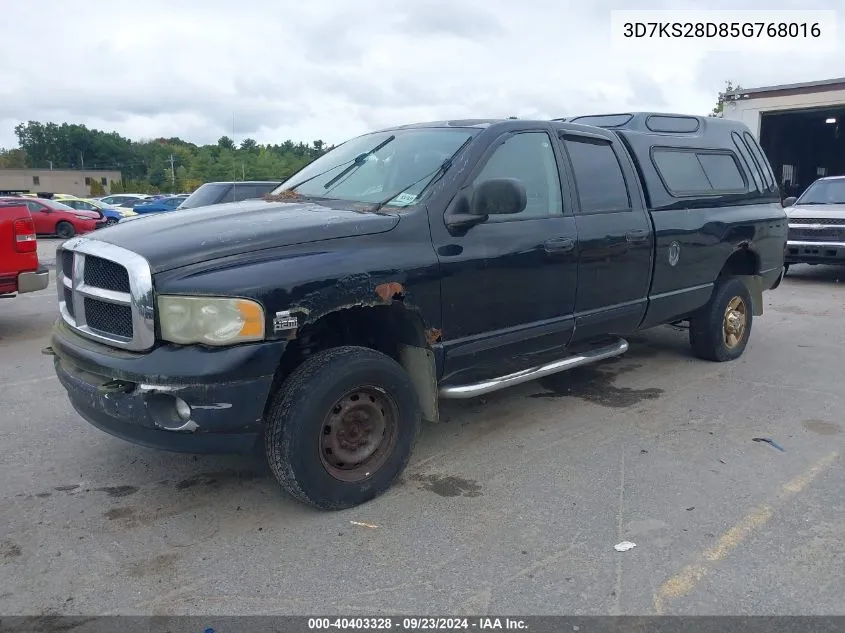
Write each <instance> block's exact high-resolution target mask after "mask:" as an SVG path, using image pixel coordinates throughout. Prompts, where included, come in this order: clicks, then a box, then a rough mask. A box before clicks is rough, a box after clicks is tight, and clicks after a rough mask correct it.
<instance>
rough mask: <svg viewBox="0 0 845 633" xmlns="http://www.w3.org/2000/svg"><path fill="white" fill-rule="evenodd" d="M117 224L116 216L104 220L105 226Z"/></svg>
mask: <svg viewBox="0 0 845 633" xmlns="http://www.w3.org/2000/svg"><path fill="white" fill-rule="evenodd" d="M115 224H117V218H108V219H107V220H106V226H114V225H115Z"/></svg>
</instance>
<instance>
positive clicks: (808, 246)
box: [783, 176, 845, 268]
mask: <svg viewBox="0 0 845 633" xmlns="http://www.w3.org/2000/svg"><path fill="white" fill-rule="evenodd" d="M783 204H784V206H785V207H786V215H787V216H788V217H789V237H788V240H787V242H786V266H787V268H788V267H789V266H790V265H791V264H839V265H845V176H828V177H827V178H819V179H818V180H816V181H815V182H814V183H813V184H811V185H810V186H809V187H807V189H806V190H805V191H804V193H802V194H801V196H800V197H798V198H795V197H789V198H786V199H785V200H784V201H783Z"/></svg>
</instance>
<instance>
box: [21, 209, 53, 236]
mask: <svg viewBox="0 0 845 633" xmlns="http://www.w3.org/2000/svg"><path fill="white" fill-rule="evenodd" d="M26 206H27V208H28V209H29V215H30V216H32V223H33V224H34V225H35V232H36V233H37V234H39V235H48V234H50V233H55V231H56V223H55V222H54V221H53V219H52V218H51V217H50V215H51V211H50V209H48V208H47V207H45V206H44V205H43V204H41V203H40V202H35V201H27V203H26Z"/></svg>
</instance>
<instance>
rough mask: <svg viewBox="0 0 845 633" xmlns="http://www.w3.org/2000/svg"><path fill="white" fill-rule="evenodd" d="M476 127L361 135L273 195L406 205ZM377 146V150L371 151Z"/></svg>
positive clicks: (316, 162) (288, 182)
mask: <svg viewBox="0 0 845 633" xmlns="http://www.w3.org/2000/svg"><path fill="white" fill-rule="evenodd" d="M477 133H478V130H475V129H471V128H415V129H407V130H393V131H387V132H376V133H374V134H365V135H364V136H359V137H358V138H355V139H352V140H351V141H347V142H346V143H343V144H342V145H340V146H338V147H336V148H335V149H333V150H332V151H330V152H329V153H328V154H325V155H324V156H321V157H320V158H318V159H317V160H315V161H314V162H313V163H311V164H309V165H308V166H307V167H305V168H304V169H303V170H301V171H300V172H298V173H297V174H295V175H294V176H292V177H291V178H289V179H288V180H287V181H285V182H283V183H282V184H281V185H280V186H279V187H278V188H277V189H276V190H275V191H274V192H273V193H274V194H280V193H282V192H283V191H285V190H294V191H296V193H299V194H302V195H303V196H309V197H314V198H332V199H338V200H349V201H353V202H367V203H373V204H377V203H381V202H385V201H389V202H388V204H389V205H391V206H407V205H410V204H413V203H414V202H416V200H417V198H418V197H419V196H420V194H421V193H422V191H423V189H425V187H426V186H427V185H428V184H429V182H430V181H431V180H432V179H433V178H434V176H436V175H437V173H438V171H439V170H440V168H441V166H442V165H443V164H444V162H445V161H447V160H448V159H450V158H452V156H454V154H455V153H456V152H457V151H458V149H460V148H461V147H462V146H463V144H464V143H465V142H466V141H467V140H468V139H470V138H472V137H473V136H474V135H475V134H477ZM373 150H375V151H373Z"/></svg>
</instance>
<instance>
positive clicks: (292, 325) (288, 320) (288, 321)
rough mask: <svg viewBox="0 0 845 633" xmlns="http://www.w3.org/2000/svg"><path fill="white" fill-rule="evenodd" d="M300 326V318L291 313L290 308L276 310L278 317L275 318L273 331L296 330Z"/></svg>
mask: <svg viewBox="0 0 845 633" xmlns="http://www.w3.org/2000/svg"><path fill="white" fill-rule="evenodd" d="M298 327H299V319H298V318H297V317H295V316H294V315H292V314H291V313H290V310H282V311H281V312H276V317H275V318H274V319H273V331H274V332H284V331H285V330H295V329H296V328H298Z"/></svg>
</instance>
